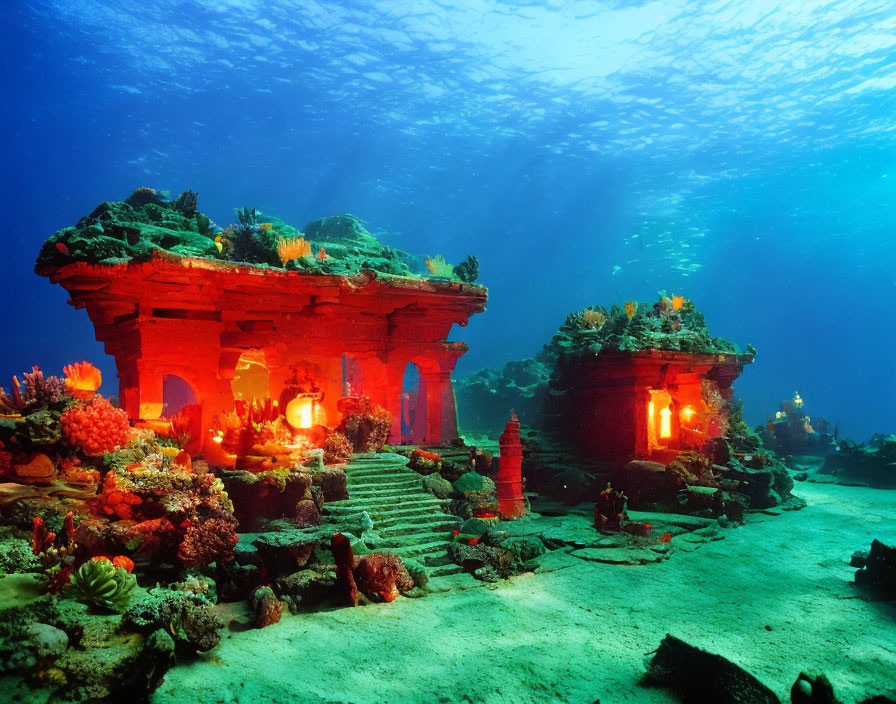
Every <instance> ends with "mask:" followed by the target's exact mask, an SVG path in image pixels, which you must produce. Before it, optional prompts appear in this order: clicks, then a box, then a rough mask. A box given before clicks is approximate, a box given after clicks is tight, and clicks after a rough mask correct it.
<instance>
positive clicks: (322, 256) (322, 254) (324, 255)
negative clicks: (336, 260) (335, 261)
mask: <svg viewBox="0 0 896 704" xmlns="http://www.w3.org/2000/svg"><path fill="white" fill-rule="evenodd" d="M317 258H318V260H320V263H321V264H323V263H324V262H325V261H327V259H328V257H327V252H326V250H325V249H324V248H323V247H321V248H320V251H319V252H318V253H317Z"/></svg>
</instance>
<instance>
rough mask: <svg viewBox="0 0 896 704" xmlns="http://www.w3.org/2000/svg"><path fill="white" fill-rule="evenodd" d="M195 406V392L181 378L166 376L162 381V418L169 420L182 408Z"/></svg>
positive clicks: (171, 375) (173, 375)
mask: <svg viewBox="0 0 896 704" xmlns="http://www.w3.org/2000/svg"><path fill="white" fill-rule="evenodd" d="M195 404H196V392H195V391H193V387H192V386H190V384H189V382H188V381H187V380H186V379H184V378H183V377H180V376H177V375H176V374H167V375H166V376H165V377H164V378H163V379H162V416H163V417H165V418H170V417H171V416H175V415H177V414H178V413H180V411H181V409H182V408H183V407H184V406H193V405H195Z"/></svg>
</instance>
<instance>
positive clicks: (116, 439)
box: [61, 396, 130, 457]
mask: <svg viewBox="0 0 896 704" xmlns="http://www.w3.org/2000/svg"><path fill="white" fill-rule="evenodd" d="M61 421H62V431H63V434H64V435H65V439H66V441H67V442H68V443H69V445H71V446H72V447H75V448H77V449H79V450H81V452H83V453H84V454H85V455H88V456H90V457H98V456H99V455H102V454H103V453H106V452H111V451H112V450H114V449H115V448H116V447H118V446H119V445H124V444H125V443H126V442H127V441H128V434H129V432H130V425H129V423H128V414H127V413H125V411H124V410H122V409H121V408H115V407H114V406H113V405H112V404H111V403H109V401H108V399H105V398H103V397H102V396H96V397H94V399H93V401H91V402H90V403H86V404H82V405H78V406H72V407H71V408H69V409H68V410H67V411H66V412H65V413H63V414H62V418H61Z"/></svg>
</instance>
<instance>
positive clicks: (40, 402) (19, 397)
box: [0, 366, 69, 415]
mask: <svg viewBox="0 0 896 704" xmlns="http://www.w3.org/2000/svg"><path fill="white" fill-rule="evenodd" d="M23 378H24V380H25V383H24V384H22V383H20V382H19V380H18V378H17V377H13V378H12V386H11V387H10V391H9V393H7V392H6V389H4V388H2V387H0V413H5V414H7V415H18V414H24V413H27V412H28V411H29V410H36V409H40V408H49V407H53V406H61V405H62V404H64V403H65V402H66V401H68V400H69V396H68V394H67V393H66V390H65V383H64V382H63V381H62V379H60V378H59V377H57V376H50V377H45V376H44V373H43V372H42V371H41V370H40V369H39V368H38V367H37V366H34V367H32V370H31V371H30V372H26V373H25V374H24V375H23Z"/></svg>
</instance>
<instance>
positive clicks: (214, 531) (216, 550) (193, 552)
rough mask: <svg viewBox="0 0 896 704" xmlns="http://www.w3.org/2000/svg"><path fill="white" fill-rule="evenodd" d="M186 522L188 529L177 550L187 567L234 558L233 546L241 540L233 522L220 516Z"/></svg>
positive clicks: (201, 565)
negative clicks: (201, 520)
mask: <svg viewBox="0 0 896 704" xmlns="http://www.w3.org/2000/svg"><path fill="white" fill-rule="evenodd" d="M185 523H186V524H187V531H186V533H185V534H184V539H183V541H182V542H181V544H180V547H179V548H178V550H177V556H178V557H179V558H180V561H181V562H182V563H183V564H184V566H185V567H203V566H205V565H208V564H211V563H212V562H227V561H230V560H232V559H233V548H234V547H236V544H237V541H238V540H239V536H238V535H237V534H236V530H234V527H233V523H231V522H230V521H225V520H222V519H220V518H210V519H208V520H207V521H203V522H201V523H200V522H198V521H185Z"/></svg>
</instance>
